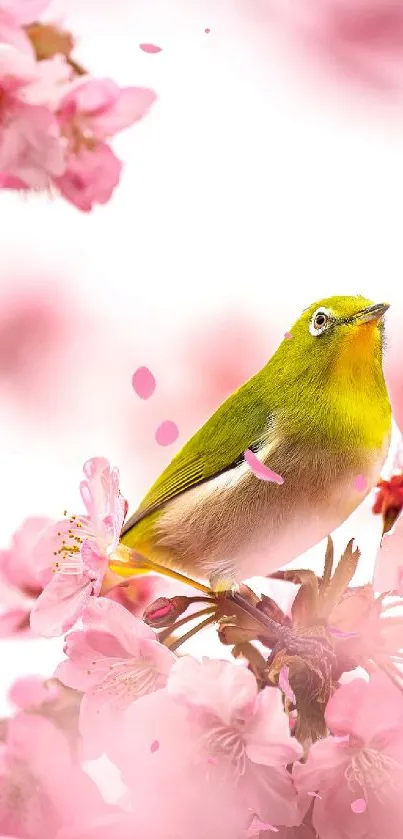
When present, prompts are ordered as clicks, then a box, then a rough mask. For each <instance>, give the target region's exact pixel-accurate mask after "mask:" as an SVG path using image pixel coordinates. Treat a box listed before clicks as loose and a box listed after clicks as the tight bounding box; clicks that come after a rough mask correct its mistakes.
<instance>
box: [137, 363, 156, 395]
mask: <svg viewBox="0 0 403 839" xmlns="http://www.w3.org/2000/svg"><path fill="white" fill-rule="evenodd" d="M132 385H133V390H134V392H135V393H137V396H139V397H140V399H149V398H150V396H152V395H153V393H154V391H155V385H156V382H155V379H154V376H153V374H152V372H151V370H149V369H148V367H139V368H138V369H137V370H136V371H135V372H134V373H133V377H132Z"/></svg>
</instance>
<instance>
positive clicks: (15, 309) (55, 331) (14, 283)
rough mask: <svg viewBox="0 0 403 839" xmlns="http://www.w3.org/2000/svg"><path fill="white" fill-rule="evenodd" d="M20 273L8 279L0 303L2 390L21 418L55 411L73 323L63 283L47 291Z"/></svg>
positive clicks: (72, 309)
mask: <svg viewBox="0 0 403 839" xmlns="http://www.w3.org/2000/svg"><path fill="white" fill-rule="evenodd" d="M19 273H20V276H17V277H15V278H14V277H9V278H7V279H8V283H7V285H8V287H7V290H4V291H3V293H2V295H1V298H0V388H1V389H3V390H5V389H6V390H7V391H8V392H9V395H10V396H11V397H12V398H13V399H15V400H16V401H17V404H21V407H23V411H24V413H26V412H27V411H28V412H31V410H32V409H34V411H35V412H37V411H40V413H42V410H44V411H47V409H48V408H49V405H50V404H51V405H52V409H53V411H54V410H55V407H56V406H57V403H58V401H59V399H60V396H61V392H62V391H63V392H64V383H63V375H62V373H63V372H64V365H65V363H66V359H67V357H68V353H69V345H70V344H71V342H72V341H73V340H74V339H75V337H76V328H77V318H76V317H74V313H73V311H74V307H73V305H72V303H71V300H69V299H68V298H67V296H66V294H65V293H64V291H62V278H60V282H58V283H57V285H53V286H51V284H50V283H49V284H48V283H46V284H44V283H43V282H40V281H38V279H37V277H35V275H31V276H29V275H28V276H27V271H26V270H25V271H23V270H22V269H21V272H19ZM5 274H6V277H7V272H6V271H5ZM24 274H25V280H24Z"/></svg>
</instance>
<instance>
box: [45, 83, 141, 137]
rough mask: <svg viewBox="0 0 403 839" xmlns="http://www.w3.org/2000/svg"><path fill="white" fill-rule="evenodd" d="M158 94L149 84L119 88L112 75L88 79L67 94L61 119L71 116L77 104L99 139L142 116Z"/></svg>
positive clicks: (127, 125)
mask: <svg viewBox="0 0 403 839" xmlns="http://www.w3.org/2000/svg"><path fill="white" fill-rule="evenodd" d="M156 98H157V97H156V94H155V92H154V91H153V90H150V89H149V88H146V87H124V88H119V87H118V85H116V84H115V82H113V81H111V79H89V80H86V81H84V82H82V84H80V85H79V86H78V87H75V88H73V89H72V90H71V91H70V92H69V93H68V94H67V95H66V96H65V97H64V99H63V100H62V104H61V119H62V120H65V119H69V118H70V111H71V108H74V109H75V111H76V112H77V113H79V114H82V115H83V119H84V122H85V125H86V126H87V128H89V129H90V130H91V131H92V132H93V134H94V136H95V137H96V138H97V139H98V140H107V139H108V138H110V137H112V136H114V135H115V134H117V132H118V131H123V130H124V129H125V128H129V127H130V126H131V125H133V124H134V123H135V122H138V121H139V120H141V119H143V117H144V116H145V115H146V113H147V111H148V110H149V109H150V107H151V105H152V104H153V103H154V102H155V100H156Z"/></svg>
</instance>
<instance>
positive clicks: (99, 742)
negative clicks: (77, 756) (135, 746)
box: [56, 597, 176, 755]
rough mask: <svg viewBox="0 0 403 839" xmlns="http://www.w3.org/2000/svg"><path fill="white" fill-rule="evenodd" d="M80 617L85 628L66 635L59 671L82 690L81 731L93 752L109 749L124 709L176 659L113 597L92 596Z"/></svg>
mask: <svg viewBox="0 0 403 839" xmlns="http://www.w3.org/2000/svg"><path fill="white" fill-rule="evenodd" d="M82 622H83V627H84V630H83V631H82V632H81V631H77V632H71V633H70V634H69V635H67V638H66V645H65V653H66V655H67V656H68V659H67V660H66V661H63V662H62V663H61V664H60V665H59V667H58V668H57V671H56V676H57V678H58V679H60V681H62V682H63V683H64V684H65V685H68V686H69V687H72V688H75V689H76V690H79V691H82V692H83V693H84V697H83V700H82V704H81V715H80V718H81V730H82V733H83V735H85V739H86V753H87V754H89V753H90V752H91V754H92V755H94V754H96V753H97V752H99V751H101V753H102V751H104V750H105V751H107V747H108V743H107V739H108V735H109V733H110V735H111V736H112V737H114V736H115V733H116V726H115V721H117V722H119V723H122V722H123V713H124V711H125V709H126V708H128V707H129V706H130V705H131V704H132V703H133V702H134V701H135V700H136V699H138V698H139V697H141V696H144V695H145V694H147V693H149V692H151V691H155V690H158V689H159V688H162V687H164V685H165V684H166V681H167V677H168V674H169V671H170V669H171V667H172V665H173V664H174V662H175V660H176V659H175V656H174V655H173V653H171V652H170V651H169V650H168V649H167V648H166V647H164V646H163V645H162V644H160V643H159V642H158V641H157V640H156V636H155V633H154V632H153V631H152V629H150V628H149V627H148V626H146V624H144V623H143V622H142V621H140V620H138V619H137V618H135V617H134V616H133V615H131V614H130V613H129V612H128V611H127V610H126V609H124V608H123V606H120V605H119V603H115V602H114V601H112V600H107V599H106V598H103V597H101V598H98V599H97V600H92V601H91V602H90V603H89V604H88V606H87V607H86V608H85V610H84V612H83V615H82ZM91 744H92V745H91Z"/></svg>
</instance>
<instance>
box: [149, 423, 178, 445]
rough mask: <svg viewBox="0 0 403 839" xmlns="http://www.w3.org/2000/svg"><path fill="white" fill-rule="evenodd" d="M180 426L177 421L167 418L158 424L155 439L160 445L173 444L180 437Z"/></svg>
mask: <svg viewBox="0 0 403 839" xmlns="http://www.w3.org/2000/svg"><path fill="white" fill-rule="evenodd" d="M178 436H179V428H178V426H177V425H176V423H175V422H172V421H171V420H165V421H164V422H162V423H161V425H159V426H158V428H157V430H156V432H155V439H156V441H157V443H158V445H159V446H171V445H172V443H174V442H175V440H177V439H178Z"/></svg>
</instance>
